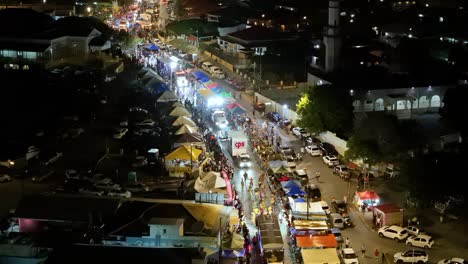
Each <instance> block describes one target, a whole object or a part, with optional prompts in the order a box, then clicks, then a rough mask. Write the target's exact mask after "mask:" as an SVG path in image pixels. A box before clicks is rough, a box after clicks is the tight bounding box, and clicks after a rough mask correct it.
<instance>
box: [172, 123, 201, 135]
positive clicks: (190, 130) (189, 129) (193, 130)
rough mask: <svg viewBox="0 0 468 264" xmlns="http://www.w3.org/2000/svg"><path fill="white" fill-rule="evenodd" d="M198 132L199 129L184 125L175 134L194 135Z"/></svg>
mask: <svg viewBox="0 0 468 264" xmlns="http://www.w3.org/2000/svg"><path fill="white" fill-rule="evenodd" d="M196 132H198V128H197V127H193V126H189V125H183V126H181V127H180V128H179V130H177V132H175V134H176V135H182V134H193V133H196Z"/></svg>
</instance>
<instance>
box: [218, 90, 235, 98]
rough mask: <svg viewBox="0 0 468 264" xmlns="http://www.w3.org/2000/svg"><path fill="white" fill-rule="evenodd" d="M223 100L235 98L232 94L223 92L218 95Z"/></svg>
mask: <svg viewBox="0 0 468 264" xmlns="http://www.w3.org/2000/svg"><path fill="white" fill-rule="evenodd" d="M218 95H219V96H221V97H222V98H233V96H232V94H231V93H230V92H226V91H222V92H221V93H220V94H218Z"/></svg>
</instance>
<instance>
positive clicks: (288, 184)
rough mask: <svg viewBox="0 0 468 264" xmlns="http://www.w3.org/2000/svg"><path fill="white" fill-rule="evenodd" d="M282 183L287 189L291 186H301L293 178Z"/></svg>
mask: <svg viewBox="0 0 468 264" xmlns="http://www.w3.org/2000/svg"><path fill="white" fill-rule="evenodd" d="M281 185H282V186H283V188H285V189H290V188H293V187H297V188H299V186H298V185H297V183H296V182H295V181H293V180H289V181H287V182H282V183H281Z"/></svg>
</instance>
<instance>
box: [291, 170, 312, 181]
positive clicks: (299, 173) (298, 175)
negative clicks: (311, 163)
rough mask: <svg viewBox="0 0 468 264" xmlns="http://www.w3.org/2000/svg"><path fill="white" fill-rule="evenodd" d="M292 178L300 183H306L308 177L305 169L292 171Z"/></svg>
mask: <svg viewBox="0 0 468 264" xmlns="http://www.w3.org/2000/svg"><path fill="white" fill-rule="evenodd" d="M293 174H294V177H295V178H299V179H300V180H301V181H304V182H306V183H307V182H308V181H309V176H308V175H307V171H306V169H299V170H294V171H293Z"/></svg>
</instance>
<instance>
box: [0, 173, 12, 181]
mask: <svg viewBox="0 0 468 264" xmlns="http://www.w3.org/2000/svg"><path fill="white" fill-rule="evenodd" d="M11 180H12V179H11V177H10V175H7V174H3V175H1V176H0V183H4V182H11Z"/></svg>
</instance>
